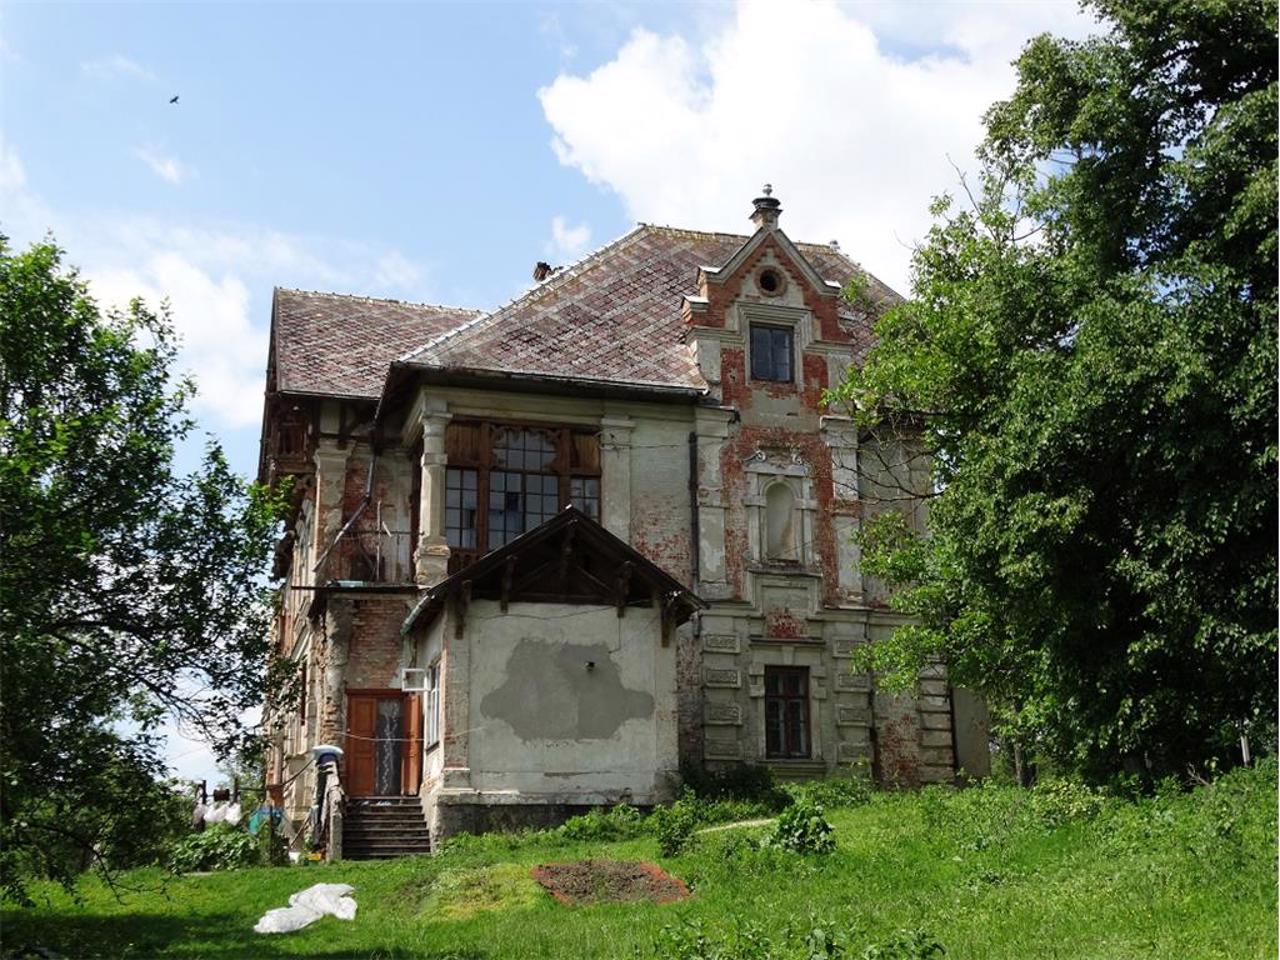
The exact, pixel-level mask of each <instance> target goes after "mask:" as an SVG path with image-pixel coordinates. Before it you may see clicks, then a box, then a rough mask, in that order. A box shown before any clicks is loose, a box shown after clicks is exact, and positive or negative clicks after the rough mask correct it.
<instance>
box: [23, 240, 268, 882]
mask: <svg viewBox="0 0 1280 960" xmlns="http://www.w3.org/2000/svg"><path fill="white" fill-rule="evenodd" d="M175 349H176V347H175V342H174V334H173V331H172V327H171V325H170V323H169V320H168V316H167V309H165V308H162V310H161V311H160V312H159V313H154V312H152V311H150V310H149V309H147V307H146V306H145V305H144V304H143V303H142V302H141V301H137V300H135V301H134V302H133V303H132V304H131V305H130V307H129V309H128V310H127V311H124V312H119V311H117V312H110V313H107V314H105V315H104V314H103V312H102V311H100V310H99V308H98V306H97V304H96V303H95V302H94V301H93V299H92V298H91V297H90V295H89V293H88V290H87V288H86V286H85V284H84V283H83V281H81V280H80V279H79V278H78V276H77V274H76V273H75V271H74V270H68V269H66V268H64V267H63V265H62V256H61V253H60V251H59V250H58V249H57V248H56V247H55V246H53V245H52V244H51V243H39V244H36V245H34V246H32V247H31V248H30V249H29V250H28V251H26V252H24V253H13V252H11V251H10V249H9V247H8V244H7V242H5V241H4V239H3V238H0V645H2V646H0V695H2V701H0V885H2V889H3V892H4V893H5V894H7V895H9V896H11V897H15V898H18V899H22V898H23V897H24V890H25V882H26V880H27V879H28V878H30V877H33V876H41V875H43V876H50V877H54V878H57V879H59V880H62V881H64V882H70V881H71V879H72V878H73V877H74V876H75V874H76V873H77V872H78V871H79V870H80V869H83V868H84V867H85V866H87V865H89V864H90V863H91V862H96V863H97V864H98V865H99V866H102V867H104V868H111V867H113V866H123V865H128V864H131V863H134V862H137V861H138V860H140V859H148V858H150V857H152V856H153V855H154V853H155V851H154V850H151V849H150V848H149V846H148V838H151V837H154V836H155V835H157V833H158V832H159V831H158V830H157V825H158V824H160V823H161V822H162V820H164V818H165V817H167V816H168V814H167V813H166V812H165V811H167V810H169V809H170V808H171V806H172V804H171V799H170V798H171V795H172V793H171V789H170V788H169V787H168V786H166V785H164V784H163V783H161V782H160V777H161V775H162V773H163V764H162V762H161V760H160V756H159V747H160V743H159V739H158V737H157V736H156V734H155V729H156V727H157V725H158V724H159V723H160V722H161V721H162V720H164V719H165V718H166V717H170V718H174V719H176V720H177V721H178V722H179V723H180V724H182V726H183V727H184V728H185V729H188V730H191V731H193V732H195V733H197V734H198V735H200V736H202V737H205V738H207V739H208V740H209V741H211V742H212V743H214V744H215V745H216V746H217V747H218V748H219V749H220V750H221V751H222V752H224V753H226V752H229V751H231V750H233V749H236V748H237V747H238V746H240V745H241V744H242V743H243V742H244V740H245V739H246V738H247V737H248V736H249V731H247V730H246V729H244V728H243V727H242V726H241V724H240V721H239V717H240V715H241V713H242V712H243V711H244V710H245V709H246V708H248V707H251V706H256V705H257V704H259V703H261V702H262V699H263V693H264V689H266V686H267V684H268V683H269V682H270V681H269V679H268V673H269V652H270V651H269V650H268V635H269V631H268V625H269V621H270V614H271V606H270V603H269V600H268V593H267V586H268V585H267V584H266V583H265V580H264V576H263V572H264V570H265V569H266V561H267V558H268V555H269V552H270V549H271V546H272V543H273V539H274V528H275V525H276V519H277V516H278V515H279V506H280V504H279V502H278V500H276V499H274V498H273V497H271V496H270V495H268V494H266V493H265V492H264V491H262V490H259V489H256V488H249V487H247V486H246V484H245V483H244V482H243V481H242V480H241V479H239V478H238V477H236V476H235V475H234V474H233V473H232V472H231V471H230V469H229V468H228V465H227V462H226V459H225V458H224V456H223V454H222V452H221V450H220V449H219V448H218V447H217V446H216V445H213V444H210V445H209V447H208V449H207V452H206V454H205V458H204V461H203V465H202V466H201V467H200V469H199V470H197V471H196V472H194V473H193V474H191V475H188V476H183V475H179V474H178V473H177V472H175V468H174V462H173V461H174V453H175V446H176V445H177V444H178V443H180V442H181V441H182V440H183V439H184V438H186V437H187V436H188V435H189V434H190V431H191V430H192V429H193V422H192V420H191V419H190V417H189V416H188V414H187V412H186V411H187V403H188V400H189V398H190V396H191V393H192V389H193V388H192V385H191V383H190V382H189V381H187V380H183V379H175V378H174V376H173V373H172V366H173V362H174V357H175ZM126 731H134V732H132V733H128V732H126ZM165 822H167V821H165Z"/></svg>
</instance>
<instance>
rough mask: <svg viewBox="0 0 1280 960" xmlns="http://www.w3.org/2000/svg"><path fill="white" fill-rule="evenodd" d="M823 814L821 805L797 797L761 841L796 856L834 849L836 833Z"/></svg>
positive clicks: (827, 851) (805, 798) (828, 851)
mask: <svg viewBox="0 0 1280 960" xmlns="http://www.w3.org/2000/svg"><path fill="white" fill-rule="evenodd" d="M822 814H823V811H822V807H821V806H819V805H818V804H816V803H814V802H813V801H812V800H809V799H808V798H807V797H801V798H798V799H797V800H796V801H795V803H793V804H792V805H791V806H789V807H787V809H786V810H783V811H782V813H781V814H779V815H778V820H777V822H776V823H775V824H774V825H773V830H772V832H771V833H770V834H769V835H768V837H766V838H765V841H764V842H765V843H766V844H768V845H769V846H773V847H780V848H782V849H784V850H791V851H793V852H795V853H830V852H831V851H832V850H834V849H835V848H836V841H835V837H834V836H832V834H833V833H834V832H835V831H834V828H833V827H832V826H831V824H830V822H829V821H828V820H827V818H826V817H824V816H823V815H822Z"/></svg>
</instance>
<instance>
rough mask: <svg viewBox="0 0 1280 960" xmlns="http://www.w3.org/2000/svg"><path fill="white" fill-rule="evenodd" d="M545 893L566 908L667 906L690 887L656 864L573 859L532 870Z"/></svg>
mask: <svg viewBox="0 0 1280 960" xmlns="http://www.w3.org/2000/svg"><path fill="white" fill-rule="evenodd" d="M531 872H532V873H533V879H535V880H537V881H538V883H540V884H541V885H542V886H543V887H544V888H545V889H546V890H547V892H548V893H550V894H551V895H552V896H553V897H555V898H556V899H557V900H559V901H560V902H561V903H563V904H564V905H565V906H568V907H576V906H582V905H584V904H588V903H626V902H628V901H633V900H648V901H650V902H652V903H670V902H671V901H673V900H683V899H684V898H685V897H687V896H689V888H688V887H686V886H685V885H684V881H683V880H681V879H680V878H679V877H673V876H672V875H671V874H669V873H667V871H665V870H663V869H662V868H661V867H660V866H658V865H657V864H656V863H646V862H644V861H642V860H575V861H574V862H573V863H541V864H539V865H538V866H536V867H534V868H533V870H532V871H531Z"/></svg>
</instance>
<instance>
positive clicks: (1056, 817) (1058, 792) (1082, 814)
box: [1031, 780, 1106, 828]
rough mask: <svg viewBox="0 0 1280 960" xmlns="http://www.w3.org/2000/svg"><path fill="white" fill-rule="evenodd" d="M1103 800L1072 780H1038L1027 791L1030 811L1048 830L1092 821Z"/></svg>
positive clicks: (1087, 787) (1102, 796) (1101, 796)
mask: <svg viewBox="0 0 1280 960" xmlns="http://www.w3.org/2000/svg"><path fill="white" fill-rule="evenodd" d="M1105 801H1106V797H1105V796H1104V794H1102V793H1101V792H1100V791H1098V790H1096V789H1094V788H1092V787H1089V786H1086V785H1085V784H1083V783H1079V782H1077V781H1074V780H1042V781H1040V782H1039V783H1037V784H1036V785H1035V786H1034V787H1032V788H1031V810H1032V812H1033V813H1034V814H1035V816H1036V818H1037V819H1038V820H1039V821H1040V822H1041V823H1043V824H1044V825H1045V826H1046V827H1049V828H1054V827H1060V826H1062V825H1063V824H1064V823H1071V822H1073V821H1076V820H1092V819H1093V818H1094V817H1096V816H1097V815H1098V814H1099V813H1100V812H1101V811H1102V807H1103V804H1104V803H1105Z"/></svg>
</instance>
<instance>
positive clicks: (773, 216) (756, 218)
mask: <svg viewBox="0 0 1280 960" xmlns="http://www.w3.org/2000/svg"><path fill="white" fill-rule="evenodd" d="M751 203H752V205H753V206H754V207H755V212H754V213H752V214H751V222H752V223H754V224H755V225H756V227H757V228H759V229H761V230H774V229H776V228H777V226H778V214H780V213H782V201H780V200H779V199H778V198H777V197H775V196H774V195H773V184H772V183H766V184H765V185H764V190H763V191H762V195H761V196H759V197H756V198H755V199H754V200H752V201H751Z"/></svg>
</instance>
